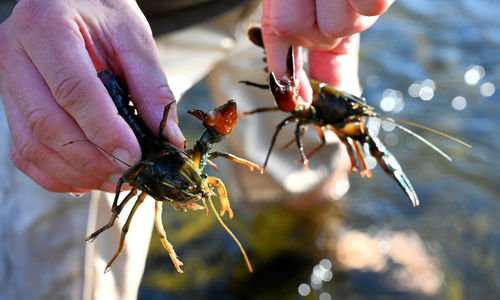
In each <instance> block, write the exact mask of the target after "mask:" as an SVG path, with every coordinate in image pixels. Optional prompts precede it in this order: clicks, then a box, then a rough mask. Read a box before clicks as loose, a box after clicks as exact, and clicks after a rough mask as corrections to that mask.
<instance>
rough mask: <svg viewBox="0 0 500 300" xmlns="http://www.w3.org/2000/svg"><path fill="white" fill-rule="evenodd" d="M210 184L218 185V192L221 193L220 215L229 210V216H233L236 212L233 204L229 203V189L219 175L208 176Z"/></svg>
mask: <svg viewBox="0 0 500 300" xmlns="http://www.w3.org/2000/svg"><path fill="white" fill-rule="evenodd" d="M207 181H208V184H210V185H213V186H215V187H217V193H218V194H219V200H220V206H221V207H220V216H221V217H222V216H223V215H224V213H225V212H226V211H227V212H228V213H229V218H231V219H232V218H233V216H234V213H233V210H232V209H231V205H230V204H229V199H227V191H226V187H225V186H224V183H223V182H222V180H220V179H219V178H217V177H212V176H208V177H207Z"/></svg>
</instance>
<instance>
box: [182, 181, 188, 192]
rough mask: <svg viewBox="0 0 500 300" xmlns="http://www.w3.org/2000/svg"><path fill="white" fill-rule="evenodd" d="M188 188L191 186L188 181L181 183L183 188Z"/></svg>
mask: <svg viewBox="0 0 500 300" xmlns="http://www.w3.org/2000/svg"><path fill="white" fill-rule="evenodd" d="M188 188H189V184H187V183H185V182H183V183H182V184H181V190H187V189H188Z"/></svg>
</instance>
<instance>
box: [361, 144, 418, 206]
mask: <svg viewBox="0 0 500 300" xmlns="http://www.w3.org/2000/svg"><path fill="white" fill-rule="evenodd" d="M366 140H367V142H368V145H369V148H370V153H371V154H372V155H373V156H374V157H375V158H376V159H377V161H378V163H379V164H380V167H382V169H383V170H384V171H385V172H386V173H387V174H388V175H389V176H391V177H392V178H394V180H395V181H396V182H397V183H398V185H399V186H400V187H401V188H402V189H403V191H404V192H405V193H406V195H408V198H409V199H410V201H411V204H412V205H413V207H416V206H418V205H419V201H418V197H417V194H416V193H415V190H414V189H413V186H412V185H411V182H410V180H409V179H408V177H407V176H406V174H405V173H404V172H403V168H402V167H401V165H400V164H399V162H398V161H397V160H396V158H395V157H394V155H392V153H391V152H389V150H387V148H386V147H385V146H384V144H382V142H381V141H380V140H379V139H378V138H373V137H370V136H367V139H366Z"/></svg>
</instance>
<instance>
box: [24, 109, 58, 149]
mask: <svg viewBox="0 0 500 300" xmlns="http://www.w3.org/2000/svg"><path fill="white" fill-rule="evenodd" d="M23 116H24V119H25V121H26V125H27V126H28V129H29V131H30V132H32V133H33V135H34V136H35V137H37V138H38V139H40V140H42V141H45V142H47V141H50V140H51V139H53V138H55V137H56V135H55V132H54V128H53V126H51V124H52V123H51V116H50V115H49V114H48V112H47V111H46V110H45V109H44V108H43V107H40V106H38V105H37V104H33V103H30V104H28V105H27V106H26V107H25V109H24V111H23Z"/></svg>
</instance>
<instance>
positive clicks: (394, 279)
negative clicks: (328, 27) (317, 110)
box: [139, 0, 500, 300]
mask: <svg viewBox="0 0 500 300" xmlns="http://www.w3.org/2000/svg"><path fill="white" fill-rule="evenodd" d="M499 12H500V2H498V1H494V0H455V1H447V0H420V1H412V0H398V1H396V3H395V4H394V5H393V6H392V7H391V9H390V10H389V11H388V12H387V13H385V14H384V15H383V16H382V17H381V19H380V20H379V21H378V22H377V23H376V24H375V25H374V26H373V27H372V28H371V29H369V30H368V31H366V32H365V33H363V34H362V37H361V54H360V68H359V69H360V72H359V73H360V79H361V83H362V86H363V89H364V93H363V96H364V97H366V98H367V101H368V103H369V104H370V105H372V106H374V107H375V108H376V110H378V111H380V112H382V113H385V114H387V115H391V116H393V117H395V118H398V119H404V120H411V121H415V122H418V123H420V124H425V125H426V126H429V127H432V128H436V129H439V130H442V131H444V132H446V133H449V134H451V135H453V136H455V137H458V138H460V139H463V140H465V141H467V142H468V143H470V144H471V145H472V148H471V149H468V148H465V147H463V146H461V145H459V144H457V143H455V142H453V141H450V140H448V139H446V138H443V137H441V136H437V135H434V134H432V133H429V132H422V131H421V130H417V131H418V132H419V133H420V134H422V135H423V136H424V137H426V138H428V139H429V140H431V141H432V142H433V143H436V145H437V146H439V147H441V148H443V149H444V150H445V151H447V152H448V153H449V154H450V155H451V157H452V158H453V161H452V162H451V163H450V162H448V161H447V160H446V159H444V158H443V157H441V156H439V155H438V154H437V153H435V152H434V151H433V150H431V149H429V148H427V147H426V146H425V145H423V144H422V143H420V142H418V141H416V139H415V138H413V137H411V136H408V135H406V134H405V133H404V132H401V131H399V130H397V129H394V128H392V126H387V124H382V125H383V126H382V127H381V128H382V129H381V130H380V135H381V138H382V140H383V141H384V143H385V144H386V145H387V146H388V147H389V148H390V149H391V151H392V152H393V154H394V155H395V156H396V157H397V158H398V160H399V161H400V163H401V164H402V165H403V167H404V169H405V171H406V173H407V175H408V176H409V178H410V179H411V180H412V182H413V184H414V187H415V189H416V192H417V194H418V195H419V197H420V200H421V205H420V206H419V207H418V208H412V207H411V205H409V202H408V200H407V199H405V198H404V197H402V192H401V190H400V189H399V188H398V187H397V186H396V185H395V184H394V182H393V181H392V180H389V179H387V177H386V175H385V173H383V172H382V171H381V170H379V168H378V167H377V168H375V169H373V170H372V171H373V173H374V177H375V178H377V179H378V180H374V179H371V180H368V179H362V178H360V177H359V176H358V175H357V174H353V175H352V176H350V180H351V182H350V190H349V191H348V193H347V194H346V195H345V196H344V197H343V198H342V199H340V200H339V201H337V203H334V204H332V205H329V206H328V207H321V208H311V209H310V210H306V211H305V212H300V213H298V212H295V211H292V210H289V209H286V208H284V207H280V206H272V207H266V208H263V209H261V210H258V211H257V210H253V211H252V210H248V211H246V210H245V209H240V208H238V207H237V208H236V209H235V211H237V217H236V218H235V219H234V220H232V221H229V222H228V224H229V226H230V227H231V228H232V229H233V230H234V231H235V233H237V235H238V236H239V238H240V240H242V241H243V244H245V246H246V248H247V251H248V252H249V254H250V257H251V259H252V262H253V263H254V265H255V269H256V272H255V273H253V274H248V271H247V270H246V268H245V265H244V262H243V260H242V258H241V254H240V252H239V250H238V249H237V248H236V246H235V245H234V243H233V241H232V240H231V239H230V238H229V237H228V236H227V234H226V232H225V231H223V230H222V229H221V228H220V227H219V225H218V224H217V223H216V220H215V218H200V217H199V216H198V215H194V214H178V213H175V212H172V210H171V209H167V210H166V211H165V221H164V222H165V225H166V228H167V233H168V236H169V239H170V240H171V241H172V243H173V244H174V246H175V247H176V251H177V253H180V254H181V255H182V260H183V261H184V262H186V265H185V267H184V271H185V273H184V274H183V275H178V274H177V273H176V272H175V270H174V268H173V267H172V265H171V261H170V259H169V257H168V255H166V253H165V252H164V250H163V249H162V248H161V245H160V244H159V242H158V240H157V238H156V237H155V236H153V239H152V244H151V250H150V255H149V258H148V262H147V266H146V272H145V275H144V279H143V282H142V286H141V290H140V294H139V298H140V299H214V298H217V299H302V298H305V299H321V300H328V299H457V300H460V299H497V298H496V297H498V295H500V218H499V216H500V187H499V179H500V163H499V159H498V153H499V152H500V138H499V129H498V128H499V125H500V122H499V121H498V118H499V115H500V96H499V95H500V94H499V92H498V91H496V89H498V88H499V85H500V18H499V16H500V15H499ZM235 84H236V83H235ZM206 94H207V91H206V86H205V84H204V83H203V82H202V83H200V84H199V85H197V86H196V87H194V88H193V89H192V90H190V91H189V92H188V93H186V94H185V96H184V98H186V99H187V98H189V101H181V105H180V108H179V111H180V112H184V111H186V110H187V109H188V108H191V107H192V106H193V103H196V101H199V102H200V103H201V102H202V101H205V99H206V98H205V97H206ZM183 103H188V104H189V107H188V106H187V105H188V104H183ZM183 105H184V106H183ZM180 118H181V127H183V129H184V130H186V132H189V130H190V128H191V126H194V125H191V124H190V122H192V117H186V116H182V115H181V116H180ZM191 130H193V129H192V128H191ZM199 130H200V129H199V128H196V129H194V131H196V132H199ZM198 134H199V133H196V134H195V135H198ZM293 150H294V151H295V149H293ZM291 163H293V162H291ZM229 189H230V187H229ZM395 199H398V200H397V201H396V200H395Z"/></svg>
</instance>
